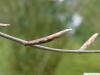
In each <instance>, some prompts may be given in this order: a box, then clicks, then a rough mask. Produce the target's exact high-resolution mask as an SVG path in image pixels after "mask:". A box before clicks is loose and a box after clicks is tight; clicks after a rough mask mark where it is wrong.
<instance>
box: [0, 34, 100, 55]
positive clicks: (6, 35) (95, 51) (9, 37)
mask: <svg viewBox="0 0 100 75" xmlns="http://www.w3.org/2000/svg"><path fill="white" fill-rule="evenodd" d="M0 36H1V37H4V38H7V39H9V40H12V41H14V42H18V43H20V44H23V45H24V44H25V43H26V42H27V41H26V40H23V39H19V38H16V37H13V36H10V35H8V34H5V33H2V32H0ZM29 46H31V47H36V48H39V49H43V50H48V51H53V52H63V53H100V50H64V49H56V48H51V47H45V46H41V45H29Z"/></svg>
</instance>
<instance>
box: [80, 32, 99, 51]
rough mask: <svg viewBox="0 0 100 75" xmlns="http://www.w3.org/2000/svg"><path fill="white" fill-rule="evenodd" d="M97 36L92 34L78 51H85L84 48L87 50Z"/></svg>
mask: <svg viewBox="0 0 100 75" xmlns="http://www.w3.org/2000/svg"><path fill="white" fill-rule="evenodd" d="M98 35H99V34H98V33H95V34H93V35H92V36H91V37H90V38H89V39H88V40H87V41H86V42H85V43H84V44H83V45H82V46H81V48H80V50H85V49H86V48H88V47H89V46H90V45H91V44H92V43H94V41H95V40H96V38H97V36H98Z"/></svg>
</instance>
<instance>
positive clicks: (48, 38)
mask: <svg viewBox="0 0 100 75" xmlns="http://www.w3.org/2000/svg"><path fill="white" fill-rule="evenodd" d="M71 30H72V29H65V30H62V31H60V32H57V33H54V34H51V35H49V36H46V37H42V38H39V39H35V40H31V41H28V42H27V43H26V45H36V44H42V43H46V42H50V41H52V40H55V39H56V38H58V37H60V36H62V35H63V34H64V33H66V32H68V31H71Z"/></svg>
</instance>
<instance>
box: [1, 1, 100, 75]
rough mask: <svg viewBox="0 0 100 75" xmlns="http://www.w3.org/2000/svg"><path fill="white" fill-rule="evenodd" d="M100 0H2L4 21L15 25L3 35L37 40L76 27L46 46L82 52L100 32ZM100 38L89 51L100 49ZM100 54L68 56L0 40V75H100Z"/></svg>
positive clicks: (2, 18) (5, 29)
mask: <svg viewBox="0 0 100 75" xmlns="http://www.w3.org/2000/svg"><path fill="white" fill-rule="evenodd" d="M99 9H100V0H65V1H63V0H0V22H1V23H9V24H11V26H10V27H8V28H0V31H1V32H5V33H7V34H10V35H13V36H16V37H19V38H22V39H27V40H31V39H36V38H40V37H42V36H46V35H49V34H52V33H55V32H57V31H60V30H62V29H66V28H72V29H73V31H72V32H69V33H66V35H64V36H62V37H61V38H59V39H57V40H54V41H52V42H49V43H46V44H44V45H45V46H49V47H55V48H62V49H79V48H80V46H81V45H82V44H83V43H84V42H85V41H86V40H87V39H88V38H89V37H90V36H91V35H92V34H94V33H95V32H98V33H99V32H100V29H99V27H100V25H99V24H100V21H99V20H100V10H99ZM99 44H100V37H98V39H97V40H96V42H95V43H94V44H92V45H91V47H90V48H88V49H100V46H99ZM99 56H100V54H67V53H57V52H49V51H45V50H40V49H36V48H31V47H25V46H23V45H20V44H17V43H15V42H12V41H10V40H7V39H4V38H1V37H0V75H83V73H84V72H100V67H99V66H100V57H99Z"/></svg>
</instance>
